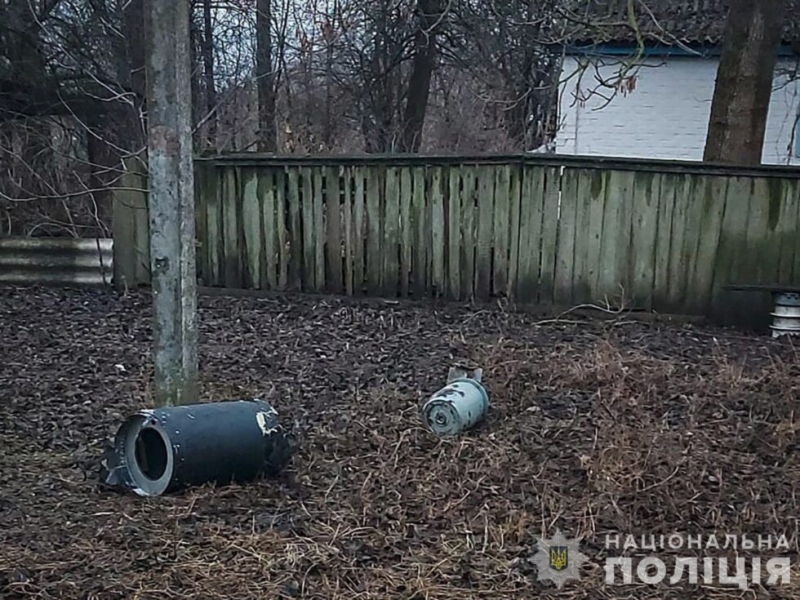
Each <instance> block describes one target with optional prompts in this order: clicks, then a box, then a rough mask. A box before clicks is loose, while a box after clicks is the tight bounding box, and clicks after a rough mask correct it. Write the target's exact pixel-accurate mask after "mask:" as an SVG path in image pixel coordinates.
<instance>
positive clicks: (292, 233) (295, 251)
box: [286, 168, 313, 290]
mask: <svg viewBox="0 0 800 600" xmlns="http://www.w3.org/2000/svg"><path fill="white" fill-rule="evenodd" d="M286 177H287V179H288V186H287V188H286V189H287V194H288V198H287V201H288V205H289V231H288V238H289V261H288V266H289V270H288V275H287V285H288V286H289V288H290V289H292V290H300V289H301V288H302V286H303V280H304V276H303V266H304V261H303V229H302V221H301V212H303V211H301V207H300V186H301V172H300V169H296V168H290V169H287V170H286ZM303 214H304V213H303ZM308 272H309V273H313V270H312V271H308Z"/></svg>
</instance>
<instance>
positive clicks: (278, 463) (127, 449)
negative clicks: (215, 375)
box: [101, 400, 291, 496]
mask: <svg viewBox="0 0 800 600" xmlns="http://www.w3.org/2000/svg"><path fill="white" fill-rule="evenodd" d="M290 457H291V446H290V444H289V440H288V438H287V436H286V434H285V431H284V429H283V428H282V427H281V425H280V423H279V422H278V414H277V413H276V412H275V409H273V408H272V406H270V404H269V403H268V402H265V401H263V400H238V401H232V402H215V403H209V404H190V405H184V406H174V407H169V408H159V409H155V410H142V411H139V412H138V413H136V414H134V415H132V416H131V417H129V418H128V419H126V420H125V422H124V423H123V424H122V425H121V426H120V428H119V430H118V431H117V434H116V437H115V439H114V444H113V447H111V448H109V449H108V450H107V452H106V455H105V457H104V461H103V462H104V464H103V469H102V471H101V478H102V480H103V481H104V482H105V483H106V484H108V485H111V486H115V487H122V488H126V489H129V490H132V491H133V492H135V493H137V494H139V495H140V496H160V495H162V494H166V493H170V492H174V491H177V490H180V489H183V488H186V487H189V486H194V485H202V484H204V483H209V482H216V483H218V484H226V483H230V482H233V481H239V482H245V481H251V480H253V479H255V478H256V477H258V476H259V475H261V474H267V475H274V474H276V473H278V472H279V471H280V470H281V469H282V468H283V467H284V466H286V464H287V463H288V462H289V459H290Z"/></svg>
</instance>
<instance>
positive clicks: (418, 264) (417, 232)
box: [411, 167, 431, 296]
mask: <svg viewBox="0 0 800 600" xmlns="http://www.w3.org/2000/svg"><path fill="white" fill-rule="evenodd" d="M426 177H427V175H426V173H425V168H424V167H415V168H414V169H412V180H413V186H414V191H413V193H412V204H411V218H412V220H413V222H414V231H413V242H412V243H413V244H414V257H413V260H414V263H413V266H412V274H413V276H414V293H415V294H416V295H417V296H423V295H425V294H426V293H427V291H428V285H429V281H430V278H429V275H428V273H429V269H428V253H429V252H430V241H429V240H430V237H431V236H430V231H429V229H428V228H429V227H430V220H429V219H428V210H427V208H426V206H425V182H426Z"/></svg>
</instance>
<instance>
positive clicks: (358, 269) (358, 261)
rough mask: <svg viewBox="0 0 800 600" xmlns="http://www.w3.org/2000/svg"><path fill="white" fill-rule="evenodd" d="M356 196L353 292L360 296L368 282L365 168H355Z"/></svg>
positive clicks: (354, 203)
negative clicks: (366, 272) (366, 270)
mask: <svg viewBox="0 0 800 600" xmlns="http://www.w3.org/2000/svg"><path fill="white" fill-rule="evenodd" d="M353 179H354V181H355V188H356V189H355V195H354V196H353V242H352V243H353V290H354V291H355V293H357V294H360V293H362V292H363V291H364V284H365V282H366V274H365V265H364V245H365V244H366V239H367V220H366V192H365V190H366V186H367V172H366V170H365V169H364V168H363V167H354V168H353Z"/></svg>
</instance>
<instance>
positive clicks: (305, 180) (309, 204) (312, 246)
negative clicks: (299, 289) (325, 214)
mask: <svg viewBox="0 0 800 600" xmlns="http://www.w3.org/2000/svg"><path fill="white" fill-rule="evenodd" d="M300 194H301V197H300V211H301V212H302V215H303V238H302V240H303V251H302V255H303V271H302V273H303V277H302V281H303V289H304V290H305V291H314V290H316V289H317V266H316V263H315V258H316V242H317V239H318V238H317V231H316V226H315V223H314V183H313V173H312V171H311V169H310V168H308V167H306V168H303V169H301V171H300Z"/></svg>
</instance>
